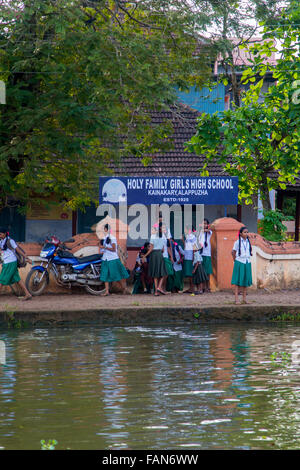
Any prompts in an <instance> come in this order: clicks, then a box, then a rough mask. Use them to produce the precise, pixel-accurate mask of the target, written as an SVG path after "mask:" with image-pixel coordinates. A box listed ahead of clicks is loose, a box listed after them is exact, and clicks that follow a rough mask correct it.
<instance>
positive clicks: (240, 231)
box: [239, 226, 252, 256]
mask: <svg viewBox="0 0 300 470" xmlns="http://www.w3.org/2000/svg"><path fill="white" fill-rule="evenodd" d="M246 229H247V230H248V228H247V227H245V226H244V227H241V228H240V230H239V256H241V234H242V232H243V231H244V230H246ZM247 240H248V242H249V248H250V256H252V245H251V243H250V238H249V237H248V235H247Z"/></svg>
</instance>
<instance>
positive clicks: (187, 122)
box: [0, 56, 300, 247]
mask: <svg viewBox="0 0 300 470" xmlns="http://www.w3.org/2000/svg"><path fill="white" fill-rule="evenodd" d="M237 61H241V64H244V65H245V64H246V65H247V58H246V59H245V57H243V56H239V57H237ZM222 72H223V69H222V66H221V65H218V64H216V67H215V70H214V76H215V78H217V76H218V74H220V73H222ZM240 75H241V73H240ZM272 83H274V79H273V77H272V75H271V74H267V75H266V78H265V83H264V86H263V91H266V90H267V89H268V87H269V86H270V85H271V84H272ZM177 95H178V100H179V101H178V103H177V104H176V106H173V107H170V108H169V110H166V111H160V112H152V113H151V117H152V123H153V125H157V124H161V123H163V122H164V121H165V120H171V122H172V125H173V129H174V133H173V135H172V136H171V138H170V140H171V146H172V148H170V150H167V151H165V152H164V153H155V154H153V155H147V157H151V159H152V161H151V163H150V164H149V165H147V166H144V165H143V164H142V162H141V160H140V159H139V158H138V157H135V156H129V157H126V158H123V159H122V161H121V162H120V163H119V164H118V165H116V164H114V165H111V170H112V172H113V175H114V176H116V177H117V176H135V177H139V176H152V177H153V176H159V177H167V176H171V177H174V176H181V177H184V176H187V177H193V176H198V177H199V176H200V175H201V168H202V167H203V164H204V162H205V156H204V155H196V154H193V153H189V152H187V151H186V150H185V143H186V142H187V141H189V140H190V138H191V137H192V136H193V135H194V134H195V132H196V125H197V121H196V120H197V116H198V115H199V113H202V112H206V113H210V114H212V113H215V112H222V111H224V110H225V109H228V108H229V107H230V106H231V101H232V92H231V90H230V88H229V86H224V85H223V84H221V83H219V84H216V86H215V87H214V88H213V89H212V90H211V89H208V88H203V89H202V90H197V89H196V88H194V87H191V88H190V90H189V92H188V93H183V92H179V91H178V93H177ZM262 99H263V98H262ZM207 170H208V171H209V176H226V173H225V172H224V170H223V168H222V167H221V166H220V165H218V164H217V163H213V162H211V163H210V164H209V165H208V167H207ZM99 176H100V175H99ZM273 177H274V178H276V174H274V175H273ZM95 198H98V194H95ZM287 198H293V199H294V201H296V205H295V222H294V224H293V223H290V224H289V225H290V229H289V231H290V232H292V233H293V232H294V233H295V239H296V240H298V239H299V220H300V179H299V180H297V181H296V184H295V185H293V186H288V187H287V189H286V190H281V191H278V192H277V194H276V192H275V191H272V192H271V193H270V200H271V206H272V208H273V209H274V208H275V207H278V208H279V209H281V208H282V206H283V201H284V200H285V199H287ZM49 202H50V203H51V202H52V203H53V202H54V204H52V205H51V204H50V206H49V208H44V207H40V206H39V205H37V204H34V201H33V204H32V207H31V210H30V212H28V213H27V214H26V215H20V214H19V213H18V211H17V207H15V202H14V201H13V199H12V203H11V206H10V207H7V208H5V209H4V210H3V211H2V212H1V213H0V224H4V225H8V226H9V228H10V231H11V235H12V237H13V238H15V239H16V240H18V241H25V242H42V241H43V240H44V239H45V238H46V237H47V236H49V235H50V234H55V235H56V236H58V237H59V238H60V239H62V240H65V239H67V238H69V237H71V236H74V235H76V234H78V233H89V232H91V231H92V227H93V226H94V225H95V223H97V222H98V221H99V220H100V218H99V217H97V216H96V209H97V207H95V206H94V205H91V206H89V207H86V209H85V211H76V212H72V211H66V210H64V209H63V208H62V207H60V206H59V205H58V204H56V203H55V201H49ZM256 206H257V207H256ZM204 216H205V217H206V218H207V219H208V220H209V221H210V222H212V221H213V220H215V219H218V218H220V217H231V218H234V219H236V220H237V221H242V222H243V223H244V224H245V225H247V226H248V228H249V230H250V231H251V232H257V221H258V219H259V218H261V217H262V206H261V203H260V201H259V198H258V203H257V204H256V205H255V206H254V205H252V206H251V205H235V206H224V205H223V204H222V201H220V204H218V205H207V206H205V208H204ZM170 228H171V231H172V221H171V227H170ZM144 241H145V240H142V239H141V240H138V241H137V242H133V241H131V240H128V245H129V246H132V247H134V246H135V245H137V244H138V245H139V246H141V244H142V243H144Z"/></svg>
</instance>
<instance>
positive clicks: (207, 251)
mask: <svg viewBox="0 0 300 470" xmlns="http://www.w3.org/2000/svg"><path fill="white" fill-rule="evenodd" d="M205 233H207V240H206V241H207V246H206V247H205V246H204V243H205ZM211 236H212V231H211V230H210V231H209V232H200V234H199V239H198V240H199V243H200V244H201V245H202V246H203V251H202V256H211V244H210V239H211Z"/></svg>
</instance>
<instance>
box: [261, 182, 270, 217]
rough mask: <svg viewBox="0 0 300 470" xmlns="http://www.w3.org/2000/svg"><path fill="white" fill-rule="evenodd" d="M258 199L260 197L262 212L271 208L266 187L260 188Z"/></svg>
mask: <svg viewBox="0 0 300 470" xmlns="http://www.w3.org/2000/svg"><path fill="white" fill-rule="evenodd" d="M260 199H261V203H262V206H263V211H264V212H265V211H270V210H272V206H271V201H270V195H269V189H268V188H260Z"/></svg>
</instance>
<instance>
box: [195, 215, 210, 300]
mask: <svg viewBox="0 0 300 470" xmlns="http://www.w3.org/2000/svg"><path fill="white" fill-rule="evenodd" d="M211 236H212V231H211V230H210V228H209V221H208V219H204V220H203V225H202V229H201V232H200V234H199V238H198V243H199V245H200V246H203V248H202V252H201V256H202V260H203V261H202V265H203V268H204V271H205V272H206V274H207V277H208V281H206V282H205V288H204V290H205V291H206V292H211V290H210V275H211V274H212V273H213V269H212V264H211V244H210V239H211Z"/></svg>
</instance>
